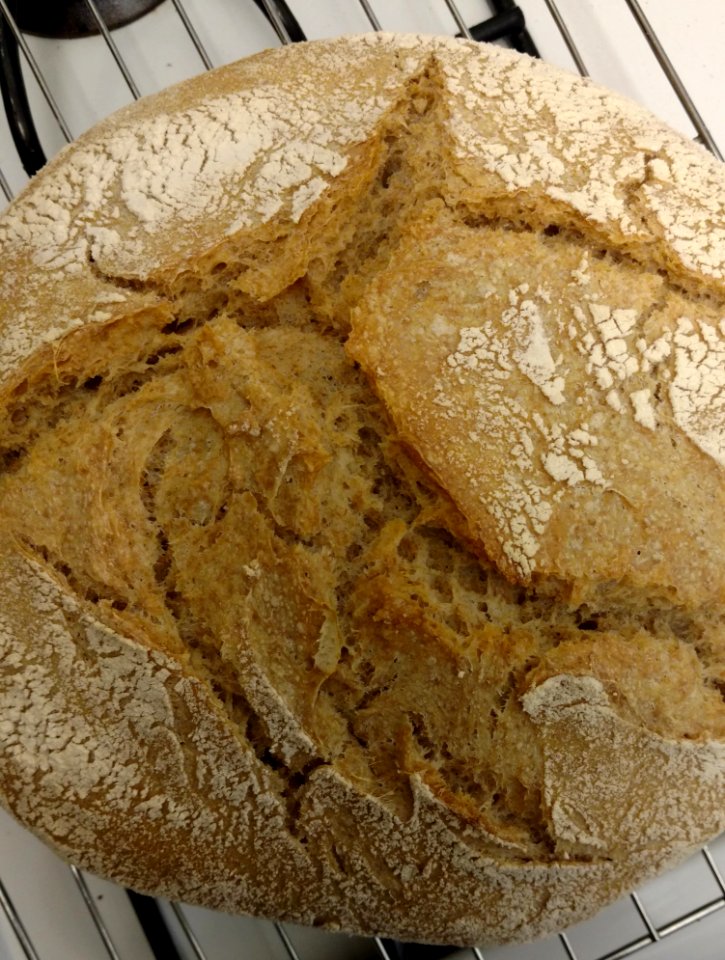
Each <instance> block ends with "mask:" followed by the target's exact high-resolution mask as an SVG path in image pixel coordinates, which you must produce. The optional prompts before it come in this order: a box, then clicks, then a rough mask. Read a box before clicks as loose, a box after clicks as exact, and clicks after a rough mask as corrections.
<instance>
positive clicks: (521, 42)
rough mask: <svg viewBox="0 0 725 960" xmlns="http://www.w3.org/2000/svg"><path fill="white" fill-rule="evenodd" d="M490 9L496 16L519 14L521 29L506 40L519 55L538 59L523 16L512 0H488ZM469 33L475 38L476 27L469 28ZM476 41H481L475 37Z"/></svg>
mask: <svg viewBox="0 0 725 960" xmlns="http://www.w3.org/2000/svg"><path fill="white" fill-rule="evenodd" d="M489 3H490V4H491V7H492V9H493V10H494V12H495V14H496V15H497V16H512V15H513V16H514V17H516V16H517V13H516V11H518V13H519V14H521V27H520V29H518V30H517V31H516V32H511V33H510V34H508V35H507V39H508V41H509V43H510V44H511V46H512V47H513V49H514V50H518V52H519V53H528V55H529V56H530V57H540V54H539V51H538V50H537V49H536V44H535V43H534V41H533V40H532V39H531V36H530V34H529V31H528V30H527V29H526V22H525V20H524V15H523V13H522V12H521V10H519V8H518V6H517V5H516V3H514V0H489ZM471 33H472V34H473V35H474V37H475V36H476V27H472V28H471ZM476 39H477V40H478V39H482V38H479V37H476Z"/></svg>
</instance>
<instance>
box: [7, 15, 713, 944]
mask: <svg viewBox="0 0 725 960" xmlns="http://www.w3.org/2000/svg"><path fill="white" fill-rule="evenodd" d="M520 5H521V7H522V8H523V9H524V11H525V13H526V16H527V22H528V25H529V29H530V31H531V34H532V36H533V38H534V41H535V42H536V43H537V45H538V47H539V50H540V52H541V54H542V56H543V57H544V59H547V60H549V61H550V62H552V63H556V64H559V65H561V66H564V67H567V68H570V69H573V63H572V60H571V57H570V56H569V53H568V51H567V49H566V46H565V44H564V43H563V41H562V39H561V36H560V35H559V33H558V31H557V29H556V27H555V25H554V23H553V21H552V18H551V15H550V12H549V10H548V8H547V4H546V0H520ZM558 5H559V8H560V10H561V13H562V15H563V16H564V18H565V20H566V22H567V24H568V26H569V29H570V30H571V32H572V35H573V38H574V40H575V42H576V44H577V45H578V46H579V48H580V50H581V54H582V56H583V58H584V60H585V62H586V65H587V68H588V70H589V72H590V73H591V75H592V76H593V78H594V79H595V80H597V81H598V82H601V83H604V84H606V85H607V86H610V87H613V88H615V89H617V90H619V91H620V92H623V93H625V94H627V95H629V96H631V97H633V98H634V99H636V100H639V101H640V102H642V103H644V104H645V105H646V106H648V107H649V108H650V109H651V110H652V111H653V112H655V113H656V114H658V115H659V116H661V117H662V118H663V119H665V120H666V121H668V122H669V123H671V124H672V125H673V126H675V127H677V128H678V129H680V130H682V131H683V132H684V133H686V134H687V135H688V136H694V131H693V129H692V125H691V124H690V122H689V120H688V119H687V117H686V115H685V113H684V111H683V109H682V107H681V106H680V104H679V102H678V100H677V97H676V96H675V94H674V92H673V91H672V89H671V87H670V85H669V84H668V82H667V80H666V78H665V77H664V75H663V73H662V71H661V69H660V67H659V66H658V64H657V62H656V60H655V58H654V57H653V55H652V54H651V52H650V49H649V47H648V45H647V43H646V41H645V39H644V37H643V36H642V34H641V32H640V31H639V29H638V28H637V27H636V25H635V24H634V21H633V20H632V17H631V15H630V13H629V11H628V9H627V6H626V3H625V0H606V2H603V0H598V2H597V0H559V3H558ZM185 6H186V8H187V10H188V13H189V15H190V17H191V19H192V21H193V23H194V25H195V27H196V29H197V31H198V33H199V35H200V37H201V39H202V41H203V43H204V44H205V45H206V47H207V49H208V51H209V54H210V56H211V59H212V61H213V62H214V64H215V65H221V64H223V63H226V62H228V61H230V60H233V59H237V58H238V57H241V56H244V55H245V54H247V53H252V52H254V51H256V50H259V49H261V48H262V47H264V46H269V45H274V44H276V37H275V34H274V33H273V31H272V29H271V28H270V27H269V26H268V25H267V24H266V22H265V21H264V19H263V18H262V16H261V14H260V13H259V12H258V10H257V9H256V7H255V6H254V4H253V3H252V2H251V0H186V2H185ZM290 6H291V7H292V9H293V10H294V12H295V13H296V15H297V18H298V20H299V22H300V24H301V26H302V28H303V29H304V30H305V32H306V33H307V35H308V36H309V37H310V38H314V37H321V36H331V35H334V34H339V33H343V32H356V31H360V30H364V29H367V28H368V26H369V24H368V21H367V20H366V18H365V14H364V12H363V11H362V8H361V7H360V5H359V4H358V3H357V2H356V0H336V2H332V0H330V2H327V0H305V2H303V0H297V2H295V0H291V2H290ZM372 6H373V9H374V11H375V13H376V15H377V16H378V18H379V19H380V21H381V22H382V25H383V27H384V28H385V29H388V30H414V31H420V32H428V33H434V32H445V33H454V32H455V30H456V28H455V25H454V23H453V20H452V18H451V16H450V13H449V12H448V10H447V8H446V5H445V3H444V2H443V0H377V2H376V0H372ZM642 6H643V8H644V9H645V12H646V13H647V15H648V16H649V17H650V19H651V21H652V24H653V26H654V27H655V29H656V31H657V33H658V35H659V37H660V39H661V41H662V43H663V44H664V45H665V47H666V50H667V53H668V55H669V56H670V57H671V59H672V60H673V62H674V65H675V67H676V69H677V70H678V72H679V73H680V75H681V77H682V79H683V80H684V82H685V84H686V85H687V87H688V89H689V91H690V93H691V95H692V97H693V99H694V100H695V102H696V104H697V107H698V109H699V111H700V112H701V114H702V116H703V119H704V120H705V122H706V124H707V125H708V126H709V128H710V130H711V132H712V134H713V136H714V137H715V139H716V141H718V143H719V146H720V149H721V151H723V152H725V110H724V109H723V95H724V94H725V56H724V54H725V2H724V0H642ZM459 7H460V9H461V11H462V13H463V14H464V17H465V19H466V22H467V23H468V24H473V23H476V22H478V21H480V20H482V19H485V18H486V17H487V16H488V15H489V10H488V6H487V4H486V3H485V0H461V2H460V3H459ZM114 37H115V39H116V42H117V43H118V45H119V47H120V49H121V52H122V54H123V56H124V57H125V58H126V60H127V62H128V65H129V67H130V69H131V72H132V74H133V76H134V79H135V80H136V82H137V84H138V86H139V87H140V88H141V91H142V92H143V93H150V92H152V91H154V90H157V89H160V88H162V87H164V86H166V85H168V84H169V83H172V82H174V81H176V80H179V79H182V78H183V77H185V76H190V75H192V74H195V73H198V72H200V70H201V69H202V64H201V61H200V60H199V57H198V54H197V53H196V51H195V50H194V48H193V46H192V44H191V42H190V41H189V39H188V36H187V35H186V33H185V32H184V30H183V27H182V25H181V23H180V21H179V18H178V15H177V14H176V12H175V10H174V8H173V6H172V4H171V3H170V2H169V0H166V2H165V3H163V4H162V6H161V7H159V8H157V10H156V11H154V12H153V13H151V14H149V15H148V16H147V17H146V18H144V19H143V20H142V21H139V22H137V23H136V24H134V25H131V26H128V27H125V28H123V29H122V30H120V31H116V32H115V33H114ZM29 43H30V45H31V48H32V50H33V52H34V54H35V55H36V57H37V58H38V61H39V63H40V65H41V67H42V69H43V72H44V74H45V75H46V77H47V79H48V82H49V83H50V85H51V88H52V90H53V93H54V95H55V97H56V99H57V102H58V105H59V107H60V109H61V111H62V113H63V115H64V116H65V118H66V120H67V122H68V125H69V126H70V129H71V131H72V133H73V135H74V136H77V135H78V134H80V133H81V132H82V131H83V130H85V129H87V128H88V127H89V126H90V125H91V124H92V123H94V122H95V121H96V120H98V119H100V118H101V117H103V116H105V115H107V114H108V113H109V112H111V111H112V110H114V109H116V108H117V107H119V106H122V105H123V104H125V103H127V102H129V101H130V99H131V96H130V94H129V91H128V88H127V87H126V85H125V83H124V81H123V78H122V77H121V74H120V73H119V71H118V69H117V67H116V66H115V63H114V61H113V59H112V57H111V55H110V54H109V52H108V50H107V48H106V47H105V45H104V43H103V41H102V40H101V39H99V38H89V39H85V40H75V41H52V40H41V39H38V38H29ZM28 87H29V91H30V96H31V100H32V103H33V105H34V111H35V115H36V122H37V125H38V128H39V133H40V136H41V140H42V142H43V144H44V147H45V149H46V152H47V154H48V155H49V156H50V155H52V154H53V153H55V152H56V151H57V150H58V149H59V148H60V147H61V146H62V145H63V142H64V141H63V138H62V136H61V135H60V132H59V130H58V127H57V125H56V123H55V121H54V120H53V118H52V115H51V114H50V113H49V111H48V109H47V106H46V105H45V103H44V101H43V100H42V97H41V96H40V94H39V92H38V90H37V87H36V86H35V83H34V81H33V80H32V77H29V80H28ZM0 169H2V172H3V173H4V175H5V177H6V179H7V180H8V182H9V184H10V186H11V188H12V190H13V191H17V190H19V189H20V188H22V186H23V185H24V183H25V182H26V180H27V178H26V176H25V174H24V173H23V171H22V168H21V166H20V163H19V161H18V159H17V156H16V154H15V149H14V147H13V144H12V142H11V140H10V138H9V134H8V130H7V124H6V121H5V118H4V115H3V116H2V117H1V118H0ZM711 850H712V855H713V860H714V862H715V865H716V867H718V868H719V870H720V873H721V875H722V873H723V872H725V838H721V839H720V840H719V841H717V842H716V843H714V844H713V845H712V846H711ZM0 879H1V880H2V882H3V884H4V885H5V887H6V889H7V891H8V893H9V895H10V897H11V898H12V901H13V903H14V905H15V907H16V909H17V911H18V913H19V915H20V917H21V919H22V921H23V923H24V924H25V925H26V927H27V929H28V932H29V934H30V936H31V938H32V940H33V942H34V944H35V947H36V949H37V952H38V955H39V957H40V958H42V960H46V958H47V960H107V958H108V957H109V953H108V950H107V949H106V948H105V947H104V945H103V943H102V941H101V938H100V937H99V935H98V932H97V930H96V928H95V927H94V924H93V922H92V919H91V917H90V914H89V913H88V911H87V909H86V908H85V906H84V904H83V901H82V899H81V895H80V892H79V889H78V886H77V884H76V882H75V881H74V879H73V878H72V876H71V874H70V872H69V870H68V868H67V867H66V866H65V865H63V864H62V863H61V862H60V861H58V860H57V859H56V858H55V857H54V855H53V854H51V853H50V852H49V851H48V850H46V848H45V847H43V846H42V845H41V844H40V843H39V842H38V841H36V840H35V839H34V838H32V837H29V836H28V835H27V834H26V833H25V832H24V831H22V830H21V829H20V828H19V827H18V826H17V825H16V824H15V823H14V822H13V821H11V820H10V818H9V817H7V816H6V815H5V814H2V813H0ZM88 883H89V887H90V889H91V892H92V895H93V897H94V899H95V902H96V904H97V906H98V909H99V911H100V913H101V916H102V918H103V922H104V923H105V924H106V925H107V927H108V929H109V932H110V934H111V937H112V939H113V942H114V946H115V950H116V951H117V956H118V957H120V958H122V960H153V958H152V955H151V953H150V951H149V949H148V947H147V946H146V943H145V941H144V938H143V934H142V931H141V929H140V927H139V926H138V923H137V921H136V919H135V916H134V914H133V912H132V910H131V908H130V906H129V902H128V899H127V897H126V895H125V893H124V892H123V891H122V890H119V889H118V888H116V887H114V886H112V885H111V884H108V883H105V882H102V881H98V880H95V879H93V878H88ZM582 894H583V895H585V891H582ZM724 897H725V891H724V890H723V889H722V887H721V886H720V885H719V884H718V880H717V879H716V876H715V875H714V874H713V872H712V870H711V869H710V867H709V866H708V864H707V862H706V861H705V859H704V857H703V856H702V855H700V854H698V855H697V856H696V857H695V858H693V859H692V860H691V861H689V862H688V863H687V864H685V865H683V866H681V867H680V868H678V869H677V870H676V871H675V872H673V873H670V874H668V875H666V876H664V877H661V878H659V879H658V880H656V881H653V882H652V883H650V884H648V885H647V886H646V887H644V888H643V889H642V890H641V891H640V899H641V902H642V904H643V906H644V908H645V909H646V911H647V913H648V915H649V917H650V918H651V920H652V921H653V922H654V924H655V925H657V926H658V927H660V928H662V927H664V926H666V925H667V924H668V923H672V922H673V921H675V920H676V919H678V918H679V917H681V916H682V915H683V914H686V913H688V912H690V911H691V910H694V909H696V908H698V907H702V906H705V905H706V904H709V903H714V904H716V905H717V904H725V900H724V899H723V898H724ZM164 909H165V911H166V913H167V915H168V917H169V923H170V925H171V927H172V929H173V930H174V931H175V933H176V935H178V943H179V949H180V951H181V953H182V956H183V957H184V958H185V960H186V958H188V960H198V957H199V954H198V953H197V954H195V953H194V952H193V950H192V948H191V946H190V945H189V942H188V940H186V939H185V938H184V937H183V935H182V934H181V931H180V928H179V927H178V922H177V920H176V918H175V917H174V915H173V914H172V913H171V911H170V908H168V907H165V908H164ZM185 916H186V917H187V918H188V920H189V922H190V923H191V925H192V927H193V930H194V933H195V935H196V936H197V937H198V938H199V943H200V945H201V947H202V948H203V950H204V951H205V954H206V956H207V957H208V958H209V960H270V958H274V960H285V958H287V957H288V956H289V953H288V951H287V950H286V948H285V947H284V945H283V943H282V941H281V939H280V938H279V936H278V934H277V932H276V930H275V929H274V927H273V925H272V924H269V923H265V922H261V921H252V920H248V919H239V918H229V917H224V916H219V915H216V914H213V913H211V912H209V911H205V910H197V909H194V910H186V911H185ZM286 930H287V932H288V935H289V937H290V939H291V941H292V943H293V945H294V947H295V949H296V950H297V951H298V954H299V956H300V957H301V958H303V960H313V958H314V960H333V958H334V960H368V958H373V957H379V953H378V952H377V951H376V949H375V947H374V945H373V944H372V943H371V942H369V941H362V940H356V939H350V938H346V937H338V936H331V935H328V934H323V933H320V932H318V931H304V930H300V929H298V928H292V927H287V928H286ZM646 932H647V930H646V927H645V924H644V922H643V920H642V919H641V918H640V916H639V915H638V913H637V911H636V910H635V908H634V906H633V904H632V902H631V901H630V900H629V899H626V900H624V901H622V902H621V903H619V904H615V905H614V906H612V907H610V908H609V909H608V910H606V911H604V913H602V914H600V916H599V917H597V918H596V919H594V920H592V921H590V922H589V923H587V924H582V925H580V926H579V927H577V928H575V929H574V930H572V931H569V933H568V940H569V944H570V946H571V949H572V950H573V951H574V952H575V954H576V957H577V958H580V960H595V958H600V957H603V956H604V955H605V954H607V953H611V952H612V951H616V950H617V949H618V948H620V947H622V946H623V945H625V944H627V943H629V942H631V941H634V940H636V939H638V938H640V937H642V936H644V935H645V934H646ZM458 956H459V957H461V958H465V960H473V958H474V956H475V955H474V953H473V952H472V951H463V952H461V953H460V954H458ZM480 956H483V957H484V958H485V960H567V957H568V956H570V955H568V954H567V952H566V947H565V945H564V944H563V943H562V941H561V940H559V939H558V938H552V939H551V940H549V941H545V942H544V943H539V944H536V945H535V946H531V947H510V948H497V949H492V950H488V949H487V950H485V951H482V953H481V954H480ZM23 957H24V954H23V952H22V950H21V949H20V946H19V944H18V941H17V939H16V937H15V935H14V934H13V932H12V930H11V929H10V926H9V924H8V921H7V918H6V917H5V916H4V914H3V912H2V911H1V910H0V960H21V958H23ZM637 957H642V958H644V960H652V958H654V960H689V958H692V960H722V958H724V957H725V909H719V908H718V909H714V910H713V912H712V913H711V914H710V915H708V916H707V917H705V918H704V919H703V920H701V921H699V922H697V923H695V924H690V925H688V926H687V927H686V928H685V929H683V930H681V931H679V932H676V933H672V934H670V935H669V936H667V937H665V938H664V939H663V940H662V941H661V942H660V943H655V944H652V945H651V946H648V947H646V948H645V949H644V950H643V951H642V952H640V953H637Z"/></svg>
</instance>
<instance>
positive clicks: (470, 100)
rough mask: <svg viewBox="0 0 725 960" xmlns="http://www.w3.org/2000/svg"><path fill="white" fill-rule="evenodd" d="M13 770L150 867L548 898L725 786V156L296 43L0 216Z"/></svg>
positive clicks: (500, 67)
mask: <svg viewBox="0 0 725 960" xmlns="http://www.w3.org/2000/svg"><path fill="white" fill-rule="evenodd" d="M0 249H1V250H2V255H3V264H4V267H3V274H2V279H1V280H0V285H1V289H0V418H1V419H0V463H1V465H2V471H1V472H0V531H1V536H0V731H1V734H2V736H1V740H0V800H1V801H2V803H3V804H4V805H5V806H6V807H7V809H8V810H10V811H11V812H12V813H13V814H14V815H15V816H16V817H18V819H19V820H20V821H21V822H23V823H24V824H26V825H27V826H28V827H29V828H30V829H31V830H33V831H34V832H35V833H36V834H38V835H39V836H40V837H42V838H43V839H44V840H46V841H47V842H48V843H50V844H51V845H52V846H53V847H54V848H55V849H56V850H57V851H59V852H60V853H61V854H62V855H63V856H64V857H66V858H68V859H69V860H71V861H72V862H74V863H77V864H79V865H81V866H83V867H85V868H87V869H90V870H93V871H96V872H98V873H100V874H102V875H104V876H107V877H110V878H112V879H114V880H117V881H119V882H121V883H124V884H127V885H129V886H131V887H134V888H136V889H139V890H142V891H146V892H150V893H153V894H160V895H164V896H167V897H171V898H175V899H181V900H185V901H188V902H191V903H197V904H204V905H206V906H209V907H213V908H218V909H222V910H227V911H239V912H248V913H253V914H259V915H263V916H268V917H275V918H278V919H286V920H294V921H298V922H301V923H306V924H315V925H319V926H324V927H327V928H330V929H342V930H348V931H357V932H360V933H365V934H372V933H376V934H386V935H391V936H395V937H398V938H403V939H409V940H421V941H438V942H446V943H457V944H469V943H476V942H482V941H512V940H527V939H532V938H535V937H537V936H541V935H543V934H545V933H547V932H551V931H553V930H557V929H561V928H563V927H565V926H567V925H569V924H571V923H573V922H575V921H577V920H579V919H582V918H584V917H586V916H589V915H590V914H592V913H593V912H594V911H595V910H597V909H599V908H600V907H601V906H603V905H604V904H606V903H608V902H609V901H611V900H613V899H614V898H616V897H618V896H620V895H621V894H622V893H624V892H625V891H626V890H628V889H629V888H631V887H632V886H634V885H635V884H637V883H639V882H640V881H642V880H643V879H644V878H646V877H649V876H651V875H652V874H653V873H655V872H656V871H658V870H661V869H663V868H665V867H666V866H668V865H669V864H672V863H674V862H676V861H677V860H678V859H681V858H683V857H685V856H686V855H688V854H689V853H690V852H691V851H693V850H694V849H695V848H696V847H697V845H699V844H701V843H703V842H704V841H706V840H707V839H709V838H711V837H713V836H714V835H716V834H717V833H718V832H719V831H720V830H722V829H723V827H725V703H724V702H723V695H724V692H725V620H724V616H723V614H724V611H725V562H724V561H725V482H724V473H723V468H724V466H725V374H724V373H723V371H724V370H725V363H724V362H723V361H724V358H725V168H723V167H722V166H721V165H720V164H718V163H717V162H716V161H715V160H714V159H713V158H711V157H710V156H709V155H708V154H707V153H706V152H705V151H704V150H702V149H701V148H700V147H698V146H696V145H693V144H690V143H688V142H686V141H685V140H684V139H683V138H681V137H680V136H678V135H677V134H674V133H673V132H671V131H669V130H668V129H666V128H665V127H664V126H663V125H662V124H661V123H660V122H659V121H657V120H656V119H654V118H653V117H651V116H650V115H648V114H647V113H646V112H644V111H643V110H642V109H640V108H638V107H636V106H635V105H633V104H631V103H629V102H627V101H625V100H623V99H621V98H619V97H617V96H615V95H614V94H611V93H608V92H606V91H604V90H602V89H600V88H598V87H597V86H595V85H593V84H591V83H589V82H587V81H583V80H580V79H577V78H574V77H571V76H569V75H567V74H565V73H562V72H559V71H557V70H555V69H553V68H551V67H548V66H546V65H544V64H542V63H539V62H536V61H533V60H530V59H528V58H525V57H520V56H518V55H516V54H513V53H510V52H507V51H504V50H502V49H499V48H496V47H488V46H482V45H476V44H472V43H468V42H465V41H455V40H450V39H439V38H423V37H414V36H390V35H376V36H362V37H353V38H347V39H340V40H334V41H325V42H318V43H311V44H305V45H298V46H293V47H288V48H285V49H280V50H272V51H268V52H265V53H262V54H260V55H258V56H255V57H251V58H249V59H248V60H245V61H242V62H240V63H237V64H233V65H231V66H228V67H224V68H222V69H220V70H217V71H212V72H211V73H209V74H207V75H205V76H202V77H199V78H197V79H194V80H191V81H188V82H186V83H183V84H181V85H180V86H178V87H175V88H173V89H171V90H169V91H165V92H163V93H161V94H158V95H156V96H153V97H149V98H146V99H144V100H142V101H140V102H139V103H137V104H135V105H133V106H131V107H129V108H127V109H125V110H122V111H121V112H120V113H118V114H116V115H114V116H113V117H111V118H110V119H109V120H107V121H105V122H104V123H102V124H100V125H99V126H98V127H97V128H95V129H94V130H92V131H90V132H89V133H88V134H86V135H85V136H83V137H81V138H80V140H79V141H77V142H76V143H75V144H73V145H72V146H70V147H69V148H67V149H66V150H65V151H63V152H62V153H61V154H60V155H59V156H58V157H57V158H56V159H55V160H53V161H52V162H51V163H50V164H49V165H48V166H47V168H46V169H45V170H44V171H43V172H42V173H41V174H40V175H39V176H38V177H37V178H36V179H35V180H34V181H32V183H31V184H30V186H29V187H28V188H27V189H26V191H25V192H24V193H23V194H22V195H21V196H20V197H19V198H18V199H17V200H16V201H15V202H14V203H13V204H12V205H11V206H10V208H9V209H8V210H7V212H6V213H5V214H4V216H3V217H2V218H1V219H0Z"/></svg>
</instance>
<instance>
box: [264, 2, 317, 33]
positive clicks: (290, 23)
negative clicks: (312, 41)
mask: <svg viewBox="0 0 725 960" xmlns="http://www.w3.org/2000/svg"><path fill="white" fill-rule="evenodd" d="M254 2H255V3H256V4H257V6H258V7H259V9H260V10H261V11H262V13H263V14H264V15H265V17H266V18H267V20H269V21H270V23H271V24H272V26H273V27H274V26H275V24H274V21H273V20H272V18H271V17H270V14H269V12H268V11H267V8H266V7H265V4H264V2H263V0H254ZM272 6H273V7H274V8H275V10H276V13H277V17H278V19H279V21H280V23H281V25H282V28H283V30H284V32H285V33H286V36H285V37H284V38H282V37H280V39H281V40H282V42H283V43H286V42H287V38H289V42H291V43H302V42H304V41H305V40H306V39H307V37H306V36H305V34H304V32H303V30H302V27H301V26H300V25H299V23H298V22H297V19H296V17H295V15H294V14H293V13H292V11H291V10H290V8H289V7H288V6H287V4H286V3H285V2H284V0H275V2H274V3H273V4H272Z"/></svg>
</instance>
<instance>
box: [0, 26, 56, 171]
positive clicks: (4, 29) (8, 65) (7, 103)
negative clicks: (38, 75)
mask: <svg viewBox="0 0 725 960" xmlns="http://www.w3.org/2000/svg"><path fill="white" fill-rule="evenodd" d="M0 51H1V52H2V56H0V89H1V90H2V98H3V105H4V107H5V114H6V116H7V118H8V125H9V127H10V133H11V134H12V137H13V142H14V144H15V146H16V148H17V151H18V155H19V157H20V162H21V163H22V165H23V169H24V170H25V172H26V173H27V174H28V176H32V175H33V174H34V173H37V171H38V170H40V168H41V167H42V166H43V165H44V164H45V153H44V152H43V148H42V146H41V144H40V140H39V139H38V134H37V132H36V130H35V124H34V123H33V116H32V114H31V112H30V104H29V103H28V95H27V92H26V90H25V81H24V80H23V74H22V71H21V69H20V51H19V49H18V42H17V40H16V39H15V37H14V36H13V34H12V31H11V30H10V27H9V26H8V25H7V23H6V22H5V20H4V19H3V18H2V17H0Z"/></svg>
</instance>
